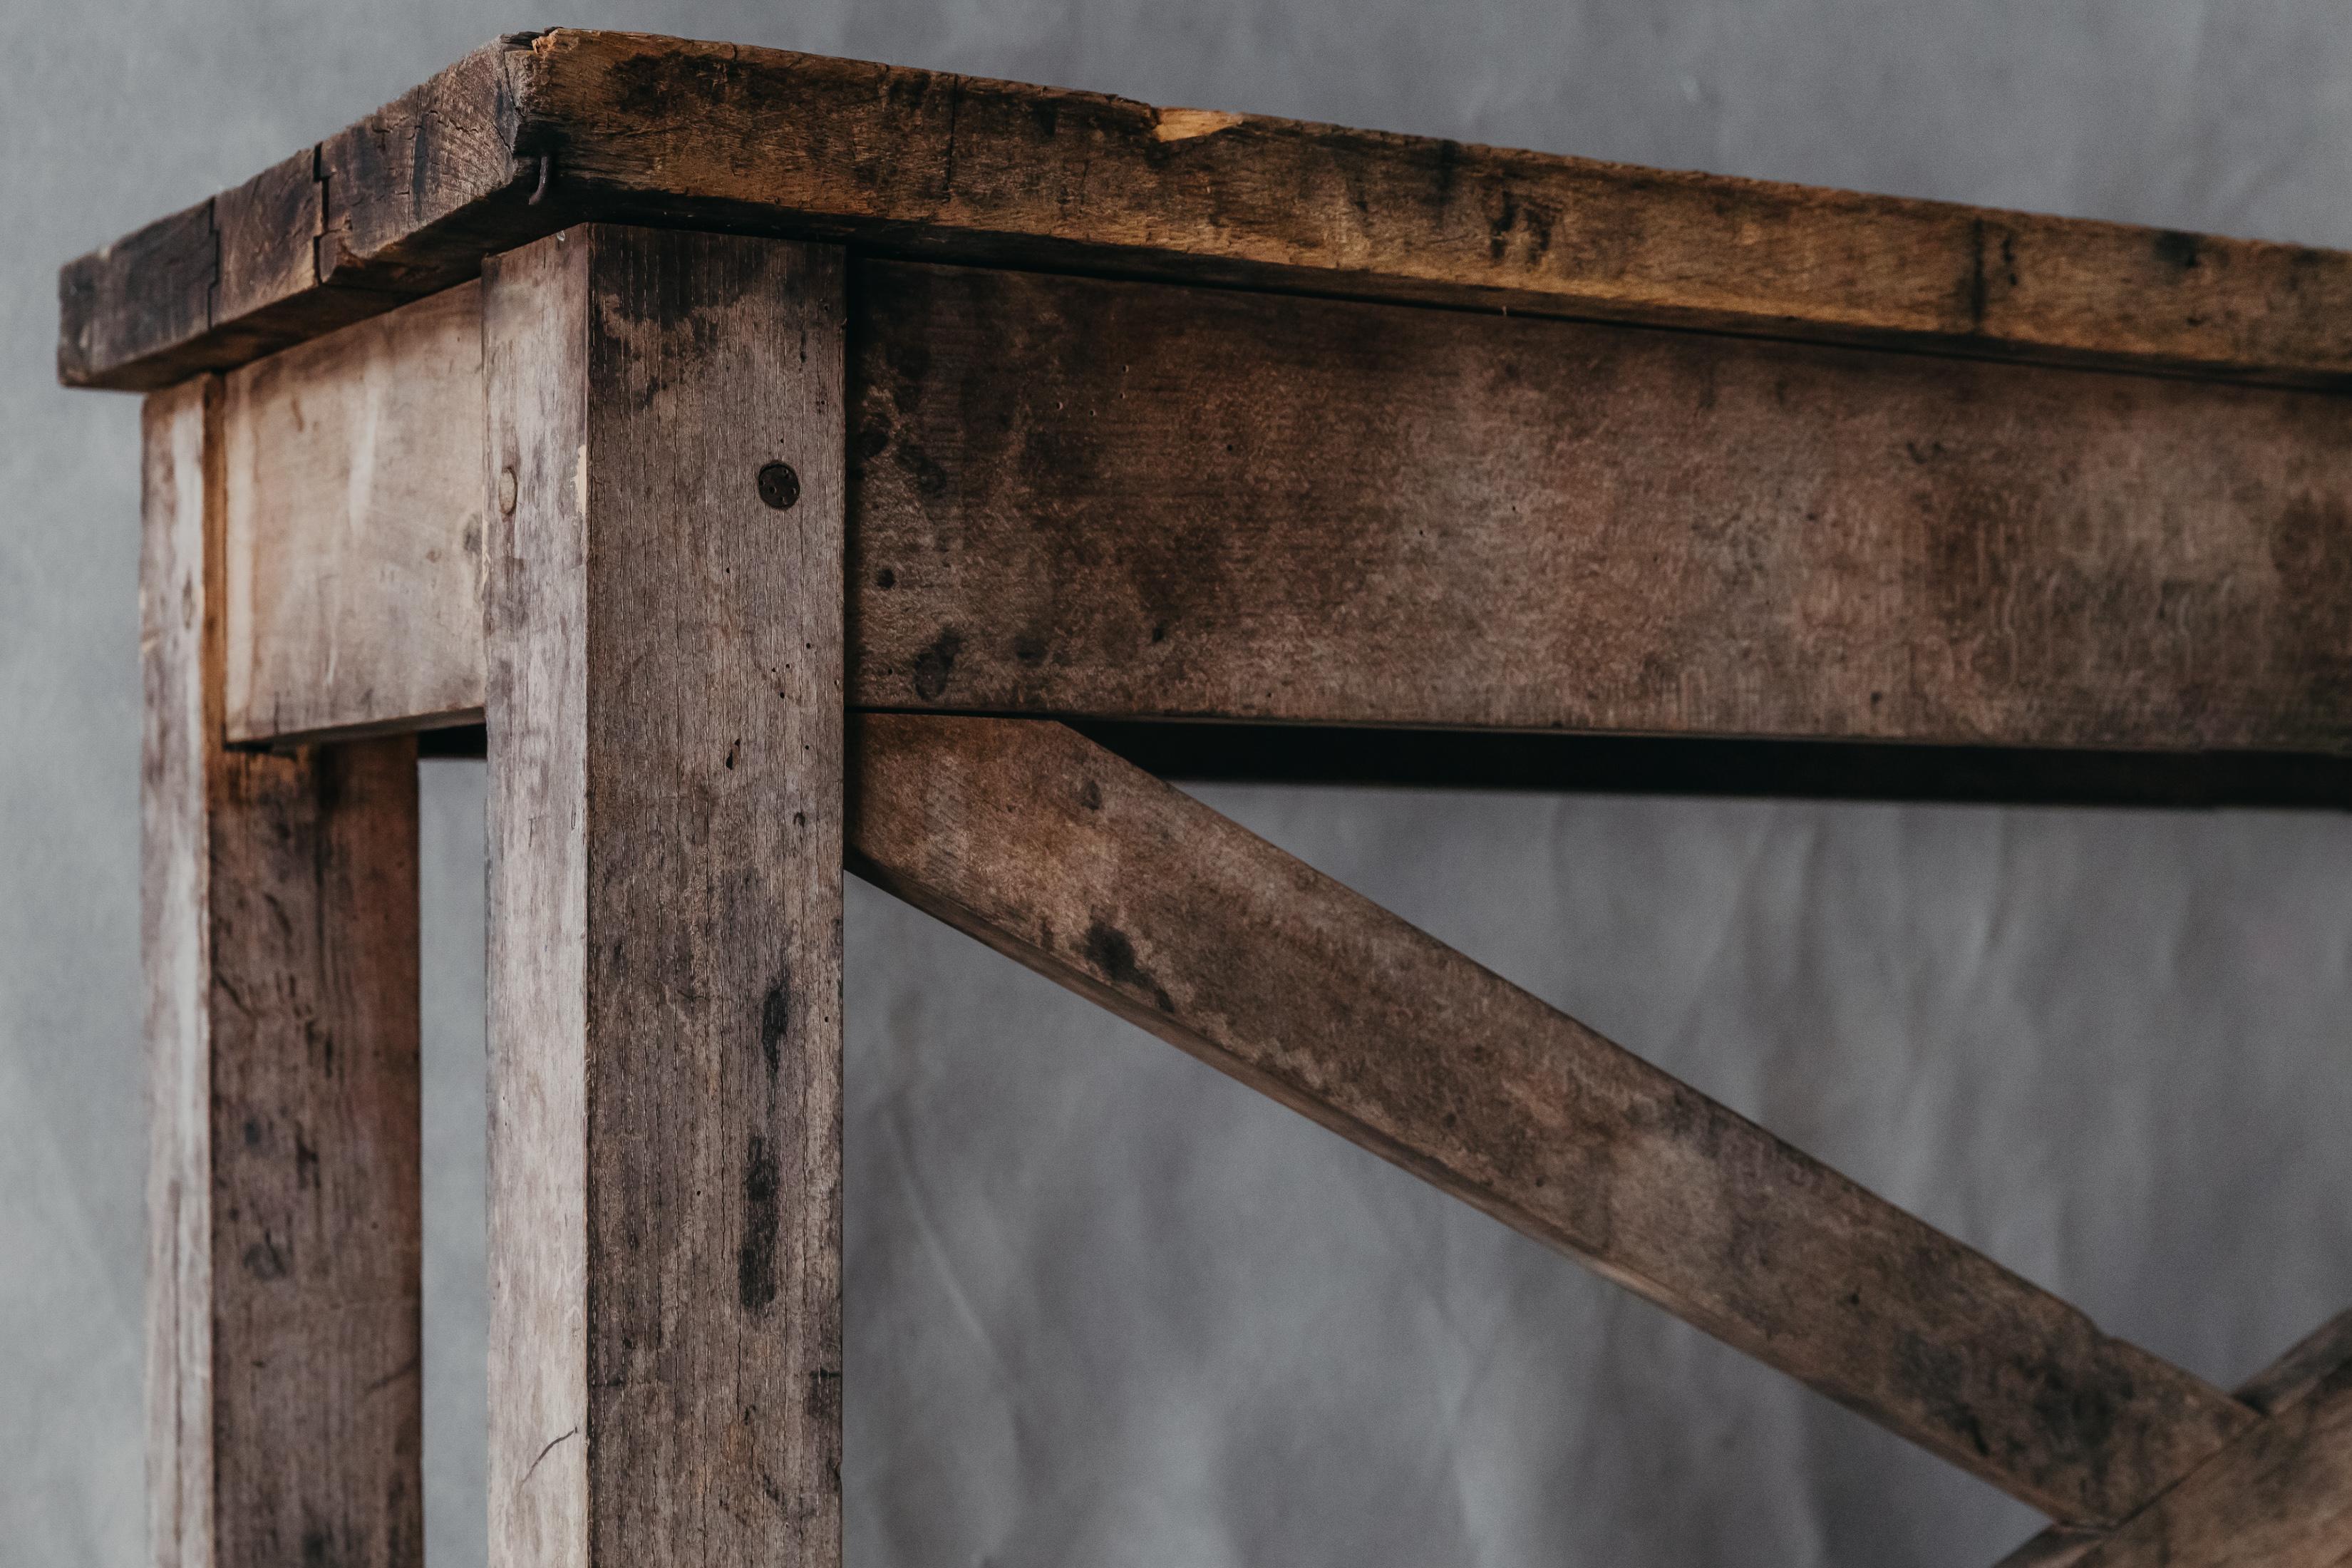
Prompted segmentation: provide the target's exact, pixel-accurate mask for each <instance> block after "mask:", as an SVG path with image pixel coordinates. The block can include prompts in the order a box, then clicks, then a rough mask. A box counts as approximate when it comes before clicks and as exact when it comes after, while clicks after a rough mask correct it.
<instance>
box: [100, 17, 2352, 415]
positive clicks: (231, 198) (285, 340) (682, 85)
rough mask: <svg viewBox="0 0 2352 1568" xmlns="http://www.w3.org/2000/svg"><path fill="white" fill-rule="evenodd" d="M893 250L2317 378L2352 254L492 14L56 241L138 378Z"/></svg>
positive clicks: (2335, 381)
mask: <svg viewBox="0 0 2352 1568" xmlns="http://www.w3.org/2000/svg"><path fill="white" fill-rule="evenodd" d="M592 219H593V220H614V221H626V222H632V223H641V224H643V223H652V224H677V225H692V226H705V227H717V228H726V229H733V230H740V231H749V232H757V233H764V234H774V235H785V236H795V237H814V238H826V239H845V240H851V241H855V242H856V243H857V244H858V245H860V246H863V247H869V248H871V249H874V250H877V251H879V252H882V253H884V254H888V255H896V256H900V257H909V258H929V259H943V260H956V261H966V262H975V263H984V264H996V265H1013V266H1020V267H1026V268H1043V269H1050V270H1064V271H1082V272H1089V273H1095V274H1099V275H1106V276H1121V277H1139V278H1153V279H1171V280H1182V281H1192V282H1208V283H1223V284H1234V285H1239V286H1244V287H1248V288H1254V289H1281V290H1291V291H1297V292H1307V293H1318V294H1329V295H1339V296H1349V297H1358V298H1367V299H1390V300H1417V301H1423V302H1427V303H1432V304H1440V305H1450V306H1458V307H1469V308H1475V309H1490V310H1508V311H1510V312H1513V313H1531V314H1541V315H1550V316H1564V317H1580V318H1591V319H1601V320H1610V321H1639V322H1648V323H1655V324H1660V325H1670V326H1682V327H1698V328H1706V329H1710V330H1716V331H1737V332H1742V333H1751V334H1756V335H1759V336H1769V337H1783V338H1803V339H1814V340H1825V341H1831V342H1845V343H1861V344H1870V345H1875V346H1887V347H1898V348H1916V349H1922V350H1927V351H1932V352H1941V353H1963V354H1970V355H1979V356H1996V357H2021V358H2026V359H2034V360H2044V361H2053V362H2061V363H2076V364H2093V365H2102V366H2108V367H2114V368H2126V369H2137V370H2149V371H2160V372H2166V373H2172V374H2192V375H2199V376H2211V377H2226V378H2232V379H2244V380H2253V381H2262V382H2269V383H2274V384H2292V385H2303V386H2319V387H2340V386H2342V385H2344V384H2347V380H2352V256H2347V255H2346V254H2344V253H2340V252H2336V251H2327V250H2317V249H2311V248H2306V247H2292V246H2284V245H2273V244H2266V243H2260V242H2253V241H2246V240H2235V239H2219V238H2212V237H2205V236H2200V235H2190V234H2183V233H2178V232H2173V231H2168V230H2156V229H2147V228H2137V227H2132V226H2124V225H2116V224H2106V223H2093V222H2084V221H2078V220H2069V219H2059V218H2050V217H2041V216H2029V215H2024V214H2019V213H2011V212H1997V211H1989V210H1984V209H1979V208H1973V207H1966V206H1958V205H1948V204H1942V203H1935V202H1921V201H1907V200H1897V199H1894V198H1891V197H1885V196H1871V195H1851V194H1847V193H1843V192H1834V191H1823V190H1815V189H1810V188H1807V187H1803V186H1798V185H1787V184H1766V183H1761V182H1757V181H1749V180H1736V179H1727V178H1722V177H1718V176H1714V175H1706V174H1664V173H1659V172H1655V171H1652V170H1647V169H1639V168H1633V167H1628V166H1625V165H1622V164H1613V163H1594V162H1591V161H1588V160H1583V159H1577V158H1568V157H1559V156H1554V155H1549V154H1543V153H1520V152H1508V151H1502V150H1497V149H1494V148H1488V147H1479V146H1470V145H1465V144H1463V143H1460V142H1448V141H1438V140H1432V139H1427V138H1419V137H1409V136H1398V135H1391V134H1385V133H1381V132H1366V131H1350V130H1343V129H1339V128H1336V127H1331V126H1324V125H1309V124H1301V123H1298V122H1296V121H1282V120H1271V119H1264V118H1259V117H1255V116H1248V115H1236V114H1226V113H1222V112H1217V111H1213V110H1198V109H1155V108H1152V107H1150V106H1149V105H1145V104H1140V103H1135V102H1132V101H1129V100H1124V99H1117V98H1108V97H1103V96H1100V95H1097V94H1093V93H1084V92H1071V91H1064V90H1060V89H1050V88H1037V87H1025V86H1020V85H1016V84H1012V83H1006V82H997V81H987V80H981V79H973V78H970V77H962V76H955V75H950V74H945V73H940V72H931V71H921V70H906V69H899V68H893V67H887V66H879V65H870V64H866V63H862V62H856V61H849V60H839V59H831V58H822V57H816V56H809V55H799V54H790V53H784V52H781V51H777V50H770V49H754V48H745V47H736V46H732V45H725V44H704V43H691V42H685V41H681V40H677V39H672V38H663V37H647V36H643V35H637V34H624V33H597V32H578V31H571V30H558V31H553V32H547V33H540V34H530V35H514V36H510V37H505V38H501V39H499V41H498V42H496V43H493V44H490V45H488V46H487V47H484V48H481V49H479V50H477V51H476V52H475V53H473V54H472V55H469V56H467V58H465V59H463V60H460V61H459V62H458V63H457V64H456V65H454V66H452V67H450V68H448V69H446V70H445V71H443V72H442V73H441V74H440V75H438V76H436V77H435V78H434V79H432V80H430V81H428V82H426V83H425V84H424V85H423V86H421V87H419V88H417V89H415V90H414V91H412V92H410V93H408V94H407V95H406V96H404V97H403V98H402V99H400V100H398V101H397V102H395V103H393V104H391V105H389V106H387V107H386V108H384V109H383V110H379V111H378V112H376V113H375V114H373V115H371V116H369V117H368V118H367V119H365V120H363V121H361V122H359V123H358V124H356V125H354V126H352V127H351V128H349V129H348V130H345V131H342V132H339V133H337V134H336V135H333V136H331V137H329V138H328V139H327V140H326V141H324V142H320V143H319V144H318V145H317V146H315V147H312V148H310V149H307V150H305V151H303V152H301V153H297V154H295V155H294V156H293V157H291V158H289V159H288V160H286V161H285V162H284V163H279V164H278V165H276V166H275V167H273V168H270V169H268V170H266V171H264V172H263V173H262V174H258V175H257V176H256V177H255V178H253V179H252V180H250V181H248V182H247V183H246V184H243V185H240V186H238V187H237V188H236V189H235V190H232V191H226V192H224V193H222V194H221V195H217V196H215V197H213V198H212V199H211V200H209V201H206V202H204V203H201V204H199V205H196V206H194V207H191V208H188V209H187V210H186V211H184V212H181V213H178V214H175V215H173V216H170V217H166V218H163V219H160V220H158V221H157V222H155V223H152V224H151V225H149V226H146V227H145V228H143V229H141V230H140V231H138V232H137V233H135V234H132V235H131V236H129V237H125V238H123V239H121V240H120V241H118V242H116V243H115V244H113V245H111V246H109V247H106V248H104V249H101V250H99V251H96V252H93V253H92V254H90V255H89V256H86V257H83V258H80V259H79V260H78V261H75V262H73V263H71V264H70V265H68V267H66V268H65V269H64V272H63V276H62V278H61V279H60V294H61V306H62V327H61V333H60V338H59V343H58V374H59V376H60V378H61V379H63V380H64V381H65V382H67V383H68V384H74V385H83V386H102V387H118V388H131V389H140V388H152V387H157V386H162V385H166V384H171V383H173V382H174V381H177V380H180V379H182V378H184V377H186V376H188V375H190V374H194V373H197V372H200V371H205V370H220V369H226V368H228V367H231V366H235V365H237V364H241V363H246V362H247V361H249V360H252V359H254V358H257V357H258V356H259V355H261V354H264V353H269V352H272V351H274V350H277V349H279V348H283V347H286V346H288V345H289V344H291V343H294V342H299V341H302V340H304V339H306V338H310V337H313V336H316V335H318V334H320V333H321V332H324V331H329V330H331V329H332V328H334V327H337V326H341V325H343V324H346V323H348V322H351V321H357V320H360V319H362V318H363V317H366V316H370V315H373V314H376V313H379V312H381V311H383V310H389V309H391V308H393V307H394V306H395V305H397V304H399V303H401V302H402V301H403V300H408V299H413V298H415V297H417V296H419V295H423V294H428V293H433V292H436V291H437V290H439V289H446V288H448V287H450V286H451V285H453V284H457V283H459V282H462V281H464V280H466V279H468V278H471V277H474V276H475V275H476V274H477V273H478V271H479V269H480V267H481V262H482V258H483V257H484V256H486V255H489V254H494V253H497V252H499V251H502V250H506V249H510V248H512V247H516V246H518V245H520V244H523V243H525V242H527V241H529V240H530V239H533V238H536V237H539V236H541V235H544V234H547V233H551V232H552V231H554V230H556V229H559V228H562V227H565V226H570V225H572V224H575V223H579V222H582V221H586V220H592Z"/></svg>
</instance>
